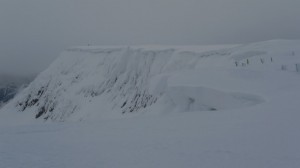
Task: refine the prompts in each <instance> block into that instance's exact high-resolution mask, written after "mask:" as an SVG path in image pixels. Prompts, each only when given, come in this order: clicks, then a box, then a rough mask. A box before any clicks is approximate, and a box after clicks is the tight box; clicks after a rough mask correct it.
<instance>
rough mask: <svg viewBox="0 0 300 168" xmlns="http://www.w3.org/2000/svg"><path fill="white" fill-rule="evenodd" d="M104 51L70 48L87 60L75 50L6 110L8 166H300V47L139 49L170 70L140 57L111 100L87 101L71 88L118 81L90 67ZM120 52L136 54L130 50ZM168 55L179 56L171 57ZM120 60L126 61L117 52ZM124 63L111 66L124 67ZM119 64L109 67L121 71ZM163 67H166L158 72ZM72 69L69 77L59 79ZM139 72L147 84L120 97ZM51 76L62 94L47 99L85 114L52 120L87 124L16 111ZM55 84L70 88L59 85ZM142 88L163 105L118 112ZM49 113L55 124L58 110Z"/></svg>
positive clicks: (1, 163)
mask: <svg viewBox="0 0 300 168" xmlns="http://www.w3.org/2000/svg"><path fill="white" fill-rule="evenodd" d="M111 50H112V49H107V50H105V52H108V51H109V52H110V51H111ZM113 50H114V49H113ZM87 51H88V54H86V52H87ZM99 51H100V52H102V53H103V49H99V48H98V47H95V48H93V47H92V48H91V47H87V48H84V47H81V48H75V49H72V52H77V54H78V52H81V53H82V52H85V56H86V55H88V57H87V58H88V59H84V58H86V57H84V58H82V57H81V56H80V55H71V54H70V53H68V54H70V55H67V56H66V55H65V56H64V57H62V58H60V60H62V59H71V58H72V57H73V58H74V60H75V61H74V60H73V62H72V61H70V62H71V63H70V64H66V65H65V66H62V68H61V69H56V70H57V71H55V68H57V66H56V65H55V64H54V65H55V66H54V65H53V66H52V70H51V67H50V70H49V69H48V71H46V72H44V73H43V74H42V75H40V77H38V78H37V79H36V80H35V82H33V84H31V86H30V87H29V88H28V89H27V90H25V91H24V92H23V93H22V94H20V96H19V97H18V98H16V99H15V100H14V101H12V102H11V103H10V104H8V105H7V106H5V107H4V108H3V109H4V110H2V111H1V115H0V117H1V118H0V167H1V168H2V167H13V168H19V167H24V168H25V167H32V168H35V167H37V168H39V167H55V168H56V167H58V168H60V167H61V168H62V167H74V168H76V167H78V168H79V167H80V168H81V167H88V168H90V167H95V168H96V167H112V168H114V167H125V168H126V167H128V168H135V167H136V168H140V167H143V168H144V167H145V168H147V167H149V168H152V167H155V168H157V167H162V168H165V167H172V168H176V167H178V168H182V167H209V168H215V167H225V168H241V167H242V168H248V167H249V168H253V167H255V168H266V167H270V168H282V167H288V168H298V167H300V145H299V142H300V134H299V129H300V123H299V118H300V113H299V109H300V106H299V100H300V85H299V82H300V76H299V75H300V74H299V72H297V70H296V66H295V64H297V63H300V55H299V53H300V42H299V41H268V42H261V43H255V44H250V45H245V46H239V47H235V48H232V49H225V50H216V51H211V52H205V53H198V54H197V53H195V51H193V52H191V51H180V52H179V51H175V50H174V49H172V50H165V49H164V50H163V52H162V51H161V50H158V51H144V50H142V49H135V48H132V49H130V52H131V53H139V54H140V53H144V54H145V53H149V52H150V53H152V54H153V53H156V54H157V53H160V54H161V53H164V54H163V55H160V57H164V58H168V59H169V58H170V59H169V60H168V61H167V63H166V64H165V65H162V64H163V63H165V62H163V61H162V62H161V61H157V62H156V63H155V64H154V63H153V62H152V61H149V60H148V61H144V60H143V59H140V60H136V62H135V63H131V64H129V65H130V66H127V68H125V70H124V69H122V68H121V69H122V70H124V71H117V72H116V71H113V72H114V73H116V74H120V76H121V79H120V78H119V79H117V80H116V81H118V82H116V81H115V83H114V84H111V83H108V85H109V87H105V89H110V92H109V93H107V94H99V95H94V96H90V95H88V96H87V97H84V96H83V97H81V96H82V95H85V94H86V93H89V94H91V93H90V92H88V91H87V92H86V90H84V91H82V92H80V93H79V92H76V93H73V92H72V91H74V90H75V91H78V90H82V87H86V88H88V89H95V88H96V90H94V91H99V90H97V89H100V90H101V87H100V88H98V87H97V84H99V83H97V82H96V83H93V82H92V81H98V82H99V81H101V80H104V81H105V82H106V79H111V78H112V79H115V76H113V77H111V76H110V77H107V78H101V79H98V78H94V77H96V74H98V73H96V72H95V69H93V68H95V66H94V67H93V66H91V68H90V69H89V68H87V67H86V65H90V64H91V65H94V64H93V63H95V64H96V65H97V62H93V61H95V60H97V59H98V56H99V55H98V56H97V54H99V53H98V52H99ZM119 51H121V52H123V51H125V52H129V50H128V49H125V50H124V49H121V50H119ZM166 51H167V52H166ZM169 52H172V54H174V52H175V53H177V54H175V56H170V55H168V54H170V53H169ZM178 52H179V53H181V54H179V55H181V56H178ZM166 53H168V54H167V55H165V54H166ZM73 54H74V53H73ZM95 54H96V55H95ZM127 54H128V53H127ZM172 54H171V55H172ZM129 55H130V54H129ZM158 55H159V54H158ZM183 55H184V57H182V56H183ZM125 56H126V54H125ZM94 57H95V58H94ZM131 57H133V58H136V57H137V56H136V55H135V56H131ZM160 57H157V58H155V59H159V58H160ZM110 58H111V57H110ZM113 58H116V60H118V59H119V58H124V57H119V56H118V54H117V55H115V57H113ZM143 58H147V57H143ZM183 58H184V59H183ZM78 60H79V61H78ZM91 60H93V61H91ZM116 60H113V61H112V62H114V63H119V62H118V61H116ZM58 62H59V61H58ZM76 62H77V63H76ZM64 63H67V62H64ZM140 63H145V64H143V65H145V66H146V65H147V66H150V65H151V66H150V69H151V67H152V69H151V70H152V71H151V72H152V73H150V75H149V74H148V75H147V74H146V75H145V73H147V72H148V71H140V70H143V69H144V68H145V67H143V66H142V67H140V68H139V67H135V66H136V65H141V64H140ZM236 63H237V64H238V66H236V65H235V64H236ZM67 65H69V67H68V66H67ZM116 65H120V64H116ZM101 66H102V65H101ZM105 66H106V65H105ZM147 66H146V67H147ZM108 67H110V65H108ZM113 67H114V66H111V68H108V69H112V70H115V69H114V68H113ZM128 67H131V68H128ZM153 67H154V68H153ZM158 67H163V68H162V69H161V71H155V70H158V69H157V68H158ZM123 68H124V67H123ZM66 69H68V70H69V71H68V72H66V71H64V72H65V74H63V75H62V76H58V77H56V78H54V77H55V74H60V73H61V70H66ZM117 69H118V68H117ZM102 70H103V69H102ZM104 70H106V68H104ZM126 70H128V72H127V71H126ZM80 72H82V73H84V74H83V75H81V78H84V79H85V80H80V78H79V79H76V74H78V73H79V74H81V73H80ZM100 72H101V73H104V72H102V71H99V73H100ZM135 72H139V73H140V74H139V75H138V77H137V79H138V81H139V80H141V81H140V84H137V85H134V86H138V88H135V87H133V88H132V86H131V85H130V84H128V85H126V86H125V87H124V88H125V89H123V90H122V91H123V92H125V93H128V94H125V96H124V97H123V98H120V97H114V96H115V95H118V94H120V92H118V90H117V88H119V86H120V85H118V83H122V81H123V80H122V78H127V77H128V76H131V75H132V74H135ZM157 72H160V73H157ZM49 73H53V74H54V75H53V74H49ZM101 73H100V74H101ZM114 73H112V74H114ZM70 74H71V75H70ZM104 74H105V73H104ZM108 74H111V73H108ZM124 74H127V75H124ZM128 74H130V75H128ZM122 75H123V77H122ZM49 76H52V78H51V79H52V80H53V81H55V82H54V84H53V86H51V85H52V84H49V85H48V86H49V88H54V89H53V90H50V91H45V99H44V98H41V100H42V101H41V100H39V101H40V102H41V103H43V101H45V100H47V101H48V99H49V97H50V98H51V97H60V98H62V99H61V100H62V101H61V102H60V103H61V104H60V105H59V106H58V107H63V105H66V106H65V107H66V109H69V107H72V105H74V103H75V105H77V106H80V109H78V110H77V111H75V112H74V113H72V114H68V113H67V114H64V113H63V112H64V110H62V108H58V110H57V111H54V115H52V117H53V119H55V117H56V116H59V117H61V116H63V119H64V120H69V121H71V120H75V121H77V120H78V119H80V120H81V119H82V120H81V122H64V123H49V122H47V123H44V119H38V120H37V119H35V115H36V111H35V110H36V109H38V105H33V106H32V107H29V108H28V109H27V110H24V111H23V112H16V111H18V109H19V107H18V103H20V102H22V100H24V98H27V96H28V94H33V93H38V91H39V90H40V88H41V87H42V86H43V85H44V83H46V84H47V83H48V79H47V78H46V77H49ZM74 76H75V79H74V78H73V77H74ZM149 76H150V77H149ZM66 79H70V80H69V81H68V80H66ZM72 80H74V81H73V82H72ZM143 81H144V82H143ZM145 81H147V82H145ZM57 82H58V83H59V82H63V83H62V84H61V85H59V84H58V85H56V84H57ZM129 83H130V82H129ZM137 83H139V82H137ZM110 85H113V86H110ZM35 86H37V88H35ZM87 86H88V87H87ZM140 90H143V91H145V92H147V93H148V94H149V95H154V97H155V98H157V100H156V101H153V103H150V104H149V106H148V104H147V108H139V109H138V110H137V111H135V112H133V113H131V112H126V113H125V114H122V113H120V112H122V111H120V109H122V108H120V107H121V106H122V105H123V100H125V99H128V100H132V97H131V96H133V97H134V95H135V94H136V93H140V92H139V91H140ZM51 91H55V92H51ZM121 93H122V92H121ZM81 94H82V95H81ZM41 97H42V96H41ZM47 97H48V99H46V98H47ZM140 97H142V96H140ZM149 99H150V100H151V98H149ZM25 100H26V99H25ZM66 100H68V101H71V105H70V104H66ZM108 100H111V102H109V101H108ZM134 100H135V99H134ZM138 100H143V99H138ZM101 102H102V103H101ZM103 102H104V103H103ZM137 102H139V101H137ZM150 102H151V101H150ZM76 103H77V104H76ZM133 104H134V103H133ZM16 105H17V107H16ZM111 105H116V106H114V107H113V108H112V106H111ZM127 105H128V104H127ZM129 105H131V104H129ZM129 105H128V106H129ZM124 106H125V105H124ZM111 108H112V109H113V110H112V109H111ZM46 114H47V115H49V116H50V117H51V114H53V113H51V111H50V112H48V113H46ZM134 116H135V117H134ZM47 121H49V120H47ZM55 121H57V120H55Z"/></svg>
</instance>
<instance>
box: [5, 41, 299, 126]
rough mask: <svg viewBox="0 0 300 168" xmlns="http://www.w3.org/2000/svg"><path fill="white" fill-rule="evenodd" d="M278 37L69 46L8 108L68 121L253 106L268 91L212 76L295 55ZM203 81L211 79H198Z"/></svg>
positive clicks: (45, 118) (287, 43)
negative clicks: (212, 43) (188, 46)
mask: <svg viewBox="0 0 300 168" xmlns="http://www.w3.org/2000/svg"><path fill="white" fill-rule="evenodd" d="M277 43H278V42H277V41H271V42H263V43H256V44H250V45H245V46H239V47H234V48H231V49H221V50H214V51H205V52H195V51H192V50H182V49H176V48H171V49H167V48H165V49H161V48H160V49H149V48H147V47H144V48H143V47H74V48H70V49H68V50H66V51H64V52H63V53H62V55H61V56H60V57H59V58H58V59H57V60H56V61H55V62H54V63H53V64H52V65H51V66H50V67H49V68H48V69H47V70H46V71H44V72H42V73H41V74H40V75H39V76H38V77H37V78H36V79H35V80H34V81H33V82H32V83H31V84H30V85H29V87H28V88H26V89H25V90H24V91H23V92H22V93H21V94H20V95H19V96H18V97H17V98H15V99H14V100H13V101H12V103H10V104H9V105H7V106H6V110H8V109H9V110H10V111H12V110H17V111H20V112H23V113H28V114H29V115H31V116H32V118H37V119H42V120H52V121H66V120H81V119H86V118H91V119H92V118H114V117H124V116H133V115H137V114H141V113H149V114H150V113H151V112H153V113H154V112H155V113H156V112H170V111H174V110H175V111H199V110H200V111H215V110H223V109H232V108H242V107H245V106H251V105H255V104H258V103H261V102H263V101H264V100H263V98H261V97H260V96H256V95H249V94H245V93H243V88H240V89H238V88H237V89H235V87H232V88H230V87H227V88H226V87H225V89H224V88H222V89H220V87H219V86H217V85H216V83H214V78H224V76H226V75H227V73H226V72H227V71H225V70H228V69H239V68H242V67H246V66H248V67H251V66H252V65H253V67H263V66H262V65H260V64H262V63H260V61H262V60H263V61H266V62H267V60H269V59H270V53H271V54H272V56H274V58H272V59H277V57H276V56H278V59H279V57H280V56H282V54H285V55H287V54H291V55H293V54H295V53H293V52H295V51H292V49H293V48H292V49H291V48H290V45H289V42H288V41H287V42H285V41H283V42H282V41H280V44H279V45H280V46H282V45H283V44H286V47H285V48H283V49H282V48H281V50H279V51H277V50H276V45H277ZM282 43H283V44H282ZM294 48H295V47H294ZM276 54H277V55H276ZM275 57H276V58H275ZM278 59H277V60H278ZM272 61H273V60H272ZM249 62H250V63H249ZM253 62H255V63H253ZM269 62H270V61H269ZM250 65H251V66H250ZM273 66H274V68H276V67H279V65H277V64H276V65H275V64H274V65H273ZM208 68H210V70H208ZM278 69H280V68H278ZM203 72H205V74H204V73H203ZM199 81H206V82H207V81H210V82H207V83H206V84H205V82H204V83H202V84H201V85H200V84H197V83H199ZM225 81H226V80H225ZM225 85H226V84H225ZM229 85H230V84H228V86H229Z"/></svg>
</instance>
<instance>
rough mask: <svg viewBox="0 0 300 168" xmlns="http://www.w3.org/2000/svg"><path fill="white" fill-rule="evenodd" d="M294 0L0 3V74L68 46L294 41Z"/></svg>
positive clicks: (37, 63) (299, 35) (44, 62)
mask: <svg viewBox="0 0 300 168" xmlns="http://www.w3.org/2000/svg"><path fill="white" fill-rule="evenodd" d="M299 9H300V0H0V25H1V26H0V73H16V74H22V73H25V74H26V73H36V72H39V71H41V70H43V69H45V68H46V67H47V66H48V65H49V64H50V63H51V62H52V61H53V60H54V59H55V58H56V57H57V56H58V54H59V53H60V52H61V51H62V50H63V49H64V48H66V47H68V46H72V45H87V44H88V43H91V44H95V45H122V44H126V45H133V44H170V45H195V44H199V45H203V44H226V43H235V44H236V43H248V42H254V41H263V40H270V39H300V17H299V16H300V10H299Z"/></svg>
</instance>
